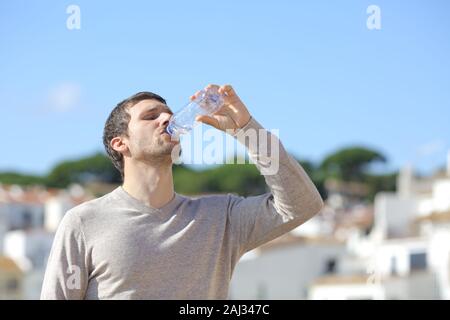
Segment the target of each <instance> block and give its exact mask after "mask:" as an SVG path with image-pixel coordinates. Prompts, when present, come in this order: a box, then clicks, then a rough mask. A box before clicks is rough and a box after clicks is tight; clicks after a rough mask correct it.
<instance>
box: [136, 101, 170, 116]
mask: <svg viewBox="0 0 450 320" xmlns="http://www.w3.org/2000/svg"><path fill="white" fill-rule="evenodd" d="M157 109H163V110H167V111H170V112H172V111H171V110H170V108H169V107H168V106H166V105H165V104H158V105H156V106H152V107H150V108H147V109H145V110H144V111H142V112H141V113H140V115H141V116H142V115H144V114H146V113H148V112H152V111H155V110H157Z"/></svg>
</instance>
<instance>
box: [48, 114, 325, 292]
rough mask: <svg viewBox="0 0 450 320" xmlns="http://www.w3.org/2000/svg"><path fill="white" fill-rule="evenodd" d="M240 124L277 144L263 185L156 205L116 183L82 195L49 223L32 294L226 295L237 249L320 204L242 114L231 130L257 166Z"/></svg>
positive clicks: (293, 166) (259, 156) (270, 235)
mask: <svg viewBox="0 0 450 320" xmlns="http://www.w3.org/2000/svg"><path fill="white" fill-rule="evenodd" d="M250 129H256V130H263V131H261V132H263V135H265V136H266V137H271V138H272V139H273V140H274V142H275V143H276V145H277V146H278V148H279V154H278V156H279V170H278V171H277V172H276V173H275V174H273V172H271V173H270V174H267V173H266V174H265V175H264V177H265V180H266V183H267V185H268V186H269V188H270V191H271V192H270V193H267V194H262V195H259V196H253V197H247V198H244V197H239V196H235V195H231V194H228V195H215V196H203V197H199V198H190V197H185V196H182V195H179V194H175V196H174V198H173V199H172V200H171V201H170V202H169V203H168V204H167V205H165V206H164V207H163V208H160V209H156V208H152V207H149V206H147V205H145V204H143V203H142V202H140V201H138V200H137V199H135V198H133V197H132V196H130V195H129V194H128V193H127V192H126V191H125V190H124V189H123V188H122V187H118V188H117V189H115V190H114V191H112V192H111V193H109V194H106V195H105V196H103V197H101V198H98V199H95V200H91V201H88V202H85V203H83V204H81V205H79V206H77V207H75V208H73V209H71V210H69V211H68V212H67V213H66V215H65V216H64V218H63V220H62V221H61V223H60V225H59V227H58V230H57V232H56V235H55V239H54V242H53V246H52V250H51V252H50V256H49V259H48V264H47V269H46V272H45V277H44V282H43V287H42V292H41V299H227V298H228V288H229V283H230V280H231V277H232V275H233V270H234V267H235V265H236V263H237V262H238V261H239V258H240V257H241V256H242V255H243V254H244V253H245V252H247V251H249V250H252V249H254V248H256V247H258V246H260V245H262V244H264V243H266V242H268V241H270V240H273V239H275V238H277V237H279V236H281V235H282V234H284V233H286V232H288V231H290V230H292V229H294V228H295V227H297V226H299V225H301V224H302V223H304V222H305V221H306V220H308V219H309V218H311V217H312V216H314V215H315V214H316V213H317V212H318V211H319V210H320V209H321V208H322V206H323V202H322V199H321V197H320V195H319V193H318V192H317V189H316V188H315V186H314V185H313V183H312V182H311V180H310V179H309V178H308V176H307V175H306V173H305V171H304V170H303V168H302V167H301V166H300V165H299V164H298V163H297V161H295V160H294V159H293V158H292V157H291V156H289V155H288V154H287V153H286V151H285V150H284V148H283V146H282V145H281V143H280V142H279V140H278V138H276V136H275V135H272V134H271V133H269V132H268V131H266V130H264V129H263V128H262V127H261V126H260V125H259V124H258V123H257V122H256V121H255V120H254V119H253V118H252V119H251V120H250V122H249V123H248V124H247V125H246V126H245V127H244V128H242V129H240V130H239V131H238V132H237V133H236V134H235V136H236V137H237V139H238V140H239V141H240V142H241V143H245V145H246V147H247V151H248V153H249V156H250V158H251V159H252V160H253V162H254V163H255V164H256V166H257V167H258V169H259V170H260V171H261V172H262V173H263V174H264V168H266V167H267V165H268V163H267V161H270V158H267V157H265V156H264V154H263V153H262V152H260V151H261V150H260V149H261V140H258V141H257V142H254V143H250V142H248V140H245V133H246V132H248V131H249V130H250ZM268 150H269V152H271V151H272V149H271V148H270V147H269V148H268ZM273 159H275V158H272V160H273ZM275 161H276V160H275ZM305 263H307V262H305ZM274 272H282V270H274Z"/></svg>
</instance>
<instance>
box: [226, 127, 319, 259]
mask: <svg viewBox="0 0 450 320" xmlns="http://www.w3.org/2000/svg"><path fill="white" fill-rule="evenodd" d="M255 132H256V134H255ZM235 136H236V138H237V139H238V141H240V142H241V143H242V144H244V145H245V146H246V148H247V151H248V154H249V156H250V158H251V159H252V160H253V162H254V163H255V165H256V167H257V168H258V170H259V171H260V172H261V174H263V175H264V179H265V181H266V183H267V185H268V187H269V189H270V193H267V194H263V195H260V196H256V197H247V198H243V197H235V196H233V197H232V198H231V203H230V209H229V218H230V221H231V225H232V227H234V230H235V231H236V233H237V234H238V235H239V240H240V241H239V243H240V244H241V248H240V249H241V253H244V252H246V251H249V250H252V249H254V248H256V247H258V246H260V245H262V244H264V243H266V242H268V241H270V240H273V239H275V238H277V237H279V236H281V235H283V234H285V233H287V232H289V231H291V230H292V229H294V228H296V227H297V226H299V225H301V224H303V223H304V222H306V221H307V220H309V219H310V218H311V217H313V216H314V215H315V214H317V213H318V212H319V211H320V210H321V209H322V207H323V201H322V198H321V197H320V194H319V192H318V191H317V189H316V187H315V186H314V184H313V183H312V181H311V179H310V178H309V177H308V175H307V174H306V172H305V171H304V170H303V168H302V167H301V166H300V164H299V163H298V162H297V161H296V160H295V159H294V158H292V157H291V156H290V155H289V154H288V153H287V152H286V151H285V149H284V147H283V145H282V144H281V142H280V141H279V140H278V138H277V137H276V136H275V135H273V134H272V133H270V132H268V131H266V130H265V129H264V128H263V127H262V126H261V125H260V124H259V123H258V122H257V121H256V120H255V119H253V118H251V120H250V121H249V122H248V124H247V125H246V126H245V127H244V128H242V129H241V130H239V131H238V132H237V133H236V134H235ZM255 136H257V139H255V138H254V137H255Z"/></svg>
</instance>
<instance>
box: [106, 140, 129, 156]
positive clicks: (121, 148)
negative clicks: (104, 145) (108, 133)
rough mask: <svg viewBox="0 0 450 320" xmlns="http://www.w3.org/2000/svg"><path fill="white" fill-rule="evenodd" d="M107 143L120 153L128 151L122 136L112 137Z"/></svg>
mask: <svg viewBox="0 0 450 320" xmlns="http://www.w3.org/2000/svg"><path fill="white" fill-rule="evenodd" d="M109 144H110V145H111V148H113V150H114V151H117V152H120V153H122V154H124V153H126V152H127V151H128V146H127V145H126V144H125V142H124V140H123V138H122V137H114V138H112V139H111V142H110V143H109Z"/></svg>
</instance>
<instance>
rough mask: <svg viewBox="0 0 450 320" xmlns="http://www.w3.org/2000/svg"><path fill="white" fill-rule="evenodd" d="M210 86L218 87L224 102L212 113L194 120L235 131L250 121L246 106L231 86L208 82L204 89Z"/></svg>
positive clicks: (220, 128) (223, 129)
mask: <svg viewBox="0 0 450 320" xmlns="http://www.w3.org/2000/svg"><path fill="white" fill-rule="evenodd" d="M212 87H216V88H218V89H219V93H220V94H222V96H223V97H224V104H223V106H222V107H220V109H219V110H218V111H216V112H215V113H213V114H212V115H210V116H198V117H197V118H196V120H197V121H200V122H203V123H206V124H209V125H210V126H213V127H214V128H216V129H219V130H222V131H226V130H233V131H236V130H238V129H240V128H242V127H244V126H245V125H246V124H247V123H248V122H249V121H250V118H251V116H250V113H249V112H248V110H247V107H246V106H245V105H244V104H243V103H242V101H241V99H240V98H239V97H238V95H237V94H236V92H234V90H233V88H232V87H231V86H230V85H224V86H221V87H219V86H218V85H215V84H210V85H208V86H207V87H206V88H205V89H206V90H207V89H209V88H212ZM199 93H200V92H197V93H195V94H194V95H193V96H191V100H194V99H195V98H196V97H197V96H198V94H199Z"/></svg>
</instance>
